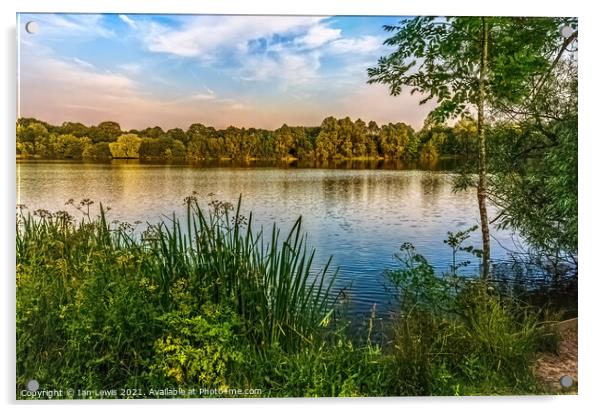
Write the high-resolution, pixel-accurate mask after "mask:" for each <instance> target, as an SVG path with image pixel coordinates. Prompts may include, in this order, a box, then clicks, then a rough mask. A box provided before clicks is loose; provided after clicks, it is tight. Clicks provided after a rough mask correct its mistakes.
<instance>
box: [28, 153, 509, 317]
mask: <svg viewBox="0 0 602 413" xmlns="http://www.w3.org/2000/svg"><path fill="white" fill-rule="evenodd" d="M434 169H437V168H434ZM451 179H452V173H451V172H450V171H445V170H418V169H403V170H400V169H318V168H301V167H296V168H295V167H288V168H282V167H274V166H264V167H233V166H227V167H223V166H221V167H220V166H219V165H218V166H215V165H201V166H199V165H196V166H191V165H175V164H171V165H166V164H161V165H158V164H142V163H139V162H137V161H128V162H125V161H121V162H119V161H113V162H112V163H82V162H75V161H66V162H58V161H56V162H52V161H48V162H41V161H35V162H33V161H19V162H18V163H17V202H18V203H21V204H25V205H26V206H27V207H28V209H29V210H30V211H31V210H34V209H37V208H45V209H48V210H50V211H56V210H64V209H67V210H71V212H74V213H75V214H76V216H77V214H78V211H76V210H75V209H73V208H72V207H70V206H65V202H66V201H67V200H68V199H70V198H73V199H75V201H76V202H78V201H79V200H81V199H84V198H90V199H91V200H93V201H95V202H96V204H95V205H94V206H98V203H100V202H102V203H103V205H109V206H110V207H111V210H110V212H109V218H110V220H120V221H129V222H132V223H133V222H134V221H137V220H139V221H143V222H146V221H148V222H152V223H156V222H158V221H159V220H161V219H162V216H163V215H167V216H171V214H172V212H174V211H175V213H176V214H178V215H182V214H183V212H184V211H185V208H186V207H185V204H184V201H183V200H184V198H185V197H186V196H189V195H190V194H191V193H192V192H193V191H196V192H197V193H198V194H199V199H200V202H201V204H206V203H208V202H210V201H211V199H218V200H220V201H228V202H231V203H234V204H236V202H237V200H238V197H239V195H240V194H242V209H243V212H245V213H246V212H248V211H253V221H254V227H256V228H257V229H259V227H258V226H260V225H263V226H264V227H266V228H267V227H269V228H271V225H272V223H274V222H276V223H277V224H278V225H279V226H280V227H281V228H282V230H283V231H288V229H290V227H291V226H292V224H293V223H294V221H295V220H296V219H297V218H298V217H299V216H300V215H301V216H302V217H303V230H304V232H306V233H307V234H308V242H309V245H311V246H313V247H315V248H316V260H315V262H316V264H318V265H320V264H324V263H325V262H326V261H327V260H328V257H329V256H330V255H332V256H333V261H332V263H333V265H334V266H335V267H336V266H338V267H340V272H339V277H338V281H337V287H339V288H343V287H347V290H346V292H347V296H348V297H349V302H350V304H349V309H350V311H352V312H353V313H357V314H359V313H362V314H365V313H368V312H370V310H371V308H372V305H373V304H374V303H376V305H377V309H378V310H379V312H381V311H385V310H387V309H388V308H389V306H390V298H389V296H388V295H387V294H386V292H385V289H384V284H385V278H384V277H383V272H384V270H385V269H387V268H394V267H395V266H396V260H395V258H394V254H395V253H396V252H397V251H398V250H399V246H400V245H401V244H402V243H403V242H406V241H407V242H411V243H412V244H414V245H415V246H416V249H417V251H418V252H419V253H421V254H423V255H424V256H425V257H426V258H427V259H428V260H429V261H430V263H431V264H433V265H434V266H435V268H436V269H437V271H438V272H443V271H444V270H446V269H448V268H449V265H450V262H451V250H450V248H449V247H448V246H447V245H445V244H444V243H443V240H444V239H445V238H446V234H447V232H448V231H454V232H455V231H459V230H463V229H467V228H468V227H470V226H473V225H477V224H478V216H479V214H478V209H477V202H476V194H475V192H474V191H466V192H459V193H454V192H453V191H452V183H451ZM210 193H212V194H214V195H213V196H212V197H209V196H208V194H210ZM490 214H491V215H492V216H494V212H493V211H490ZM139 228H141V226H139ZM479 236H480V232H479V231H476V232H475V233H473V236H472V237H471V239H470V240H469V241H468V243H467V245H468V244H472V245H474V246H475V247H480V238H479ZM516 242H518V238H517V237H516V236H513V235H512V234H511V233H509V232H507V231H498V230H495V229H494V228H492V251H491V253H492V260H503V259H505V258H507V251H506V248H509V249H512V250H515V249H516V245H515V243H516ZM463 258H467V259H471V261H472V265H471V268H466V269H463V271H464V272H465V273H471V272H472V273H474V272H476V271H478V270H477V266H478V262H477V260H476V259H475V258H474V257H467V256H465V257H463Z"/></svg>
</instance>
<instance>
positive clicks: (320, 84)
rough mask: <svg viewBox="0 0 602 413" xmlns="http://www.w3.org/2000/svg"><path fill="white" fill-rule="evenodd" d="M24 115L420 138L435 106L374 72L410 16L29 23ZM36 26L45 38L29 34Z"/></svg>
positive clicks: (24, 39) (111, 17)
mask: <svg viewBox="0 0 602 413" xmlns="http://www.w3.org/2000/svg"><path fill="white" fill-rule="evenodd" d="M17 20H18V21H17V41H18V54H19V56H18V62H19V69H18V71H19V72H18V77H19V79H18V88H19V89H18V116H19V117H35V118H38V119H41V120H44V121H46V122H49V123H52V124H61V123H63V122H64V121H72V122H81V123H84V124H86V125H92V124H98V123H100V122H102V121H106V120H114V121H117V122H118V123H119V124H120V125H121V126H122V129H142V128H145V127H149V126H156V125H157V126H161V127H162V128H163V129H169V128H173V127H180V128H183V129H187V128H188V126H189V125H190V124H192V123H203V124H205V125H207V126H214V127H217V128H224V127H227V126H230V125H233V126H237V127H256V128H268V129H275V128H278V127H280V126H281V125H282V124H284V123H286V124H288V125H289V126H294V125H305V126H314V125H319V124H320V123H321V121H322V119H324V118H325V117H327V116H335V117H339V118H340V117H345V116H350V117H351V118H352V119H356V118H362V119H363V120H365V121H369V120H374V121H376V122H377V123H379V124H383V123H389V122H405V123H408V124H410V125H412V126H414V127H415V128H417V129H419V128H420V127H421V126H422V123H423V121H424V118H425V117H426V115H427V113H428V112H429V110H430V109H431V108H430V107H429V106H428V105H422V106H420V105H419V104H418V102H419V100H420V97H419V96H416V95H415V96H410V95H409V93H403V94H402V95H401V96H398V97H392V96H389V93H388V90H387V87H386V86H383V85H368V84H367V83H366V81H367V79H368V77H367V74H366V69H367V68H368V67H371V66H375V65H376V63H377V60H378V58H379V57H380V56H383V55H386V54H388V53H390V52H391V51H392V50H393V49H392V48H391V47H389V46H385V45H383V41H384V40H385V39H386V38H387V33H386V32H384V30H383V29H382V26H383V25H384V24H395V23H397V22H399V20H400V17H392V16H386V17H374V16H366V17H362V16H330V17H325V16H232V15H229V16H219V15H149V14H128V15H120V14H19V15H18V16H17ZM31 21H35V22H36V23H37V27H38V30H37V31H36V32H35V33H33V34H31V33H28V32H27V31H26V30H25V25H26V24H27V23H28V22H31Z"/></svg>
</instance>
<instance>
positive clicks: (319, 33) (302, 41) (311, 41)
mask: <svg viewBox="0 0 602 413" xmlns="http://www.w3.org/2000/svg"><path fill="white" fill-rule="evenodd" d="M340 37H341V29H332V28H330V27H327V26H325V25H323V24H317V25H315V26H311V27H310V28H309V30H308V31H307V33H305V35H303V36H302V37H300V38H299V39H298V41H297V43H298V45H299V46H300V47H307V48H311V49H313V48H316V47H320V46H322V45H324V44H326V43H328V42H330V41H332V40H335V39H338V38H340Z"/></svg>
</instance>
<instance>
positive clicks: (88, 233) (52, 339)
mask: <svg viewBox="0 0 602 413" xmlns="http://www.w3.org/2000/svg"><path fill="white" fill-rule="evenodd" d="M185 201H186V203H187V206H188V210H187V218H186V220H185V225H182V224H181V223H180V221H179V220H178V219H175V218H173V219H171V220H166V221H164V222H163V223H161V224H158V225H151V226H148V227H146V228H145V229H144V230H143V232H142V235H141V236H137V235H135V234H136V233H137V232H135V231H134V228H135V226H136V225H138V224H134V225H132V224H129V223H123V222H114V223H112V224H109V223H108V221H107V217H106V212H105V210H106V209H105V208H102V207H101V209H100V215H99V216H97V217H94V216H93V210H92V209H91V207H92V206H93V205H94V203H93V202H92V201H91V200H82V201H81V202H79V203H75V202H74V201H72V200H70V201H69V202H68V203H67V204H68V205H69V206H73V207H75V208H76V209H77V210H78V211H79V212H80V213H81V214H82V215H81V219H80V220H76V219H75V218H74V217H73V216H72V215H70V214H69V213H67V212H66V211H59V212H56V213H50V212H48V211H45V210H36V211H34V212H33V215H32V214H31V213H25V212H24V211H26V210H25V209H24V207H23V206H21V207H20V208H19V213H18V215H17V218H18V222H17V239H16V245H17V280H16V281H17V389H18V390H19V389H22V388H23V387H24V386H25V383H26V382H27V380H29V379H30V378H31V377H35V378H36V379H37V380H39V381H40V383H42V386H43V388H74V389H110V388H140V389H143V390H144V391H147V390H148V389H152V388H154V389H156V388H173V387H174V386H175V387H184V388H189V387H190V386H193V387H195V386H196V387H198V386H202V387H208V388H217V389H228V388H258V389H262V393H261V396H264V397H285V396H295V397H301V396H320V397H324V396H383V395H449V394H517V393H518V394H521V393H536V392H541V391H543V389H542V388H541V387H539V386H538V384H537V383H536V382H535V380H534V378H533V376H532V372H531V370H530V365H531V362H532V360H533V357H534V355H535V353H536V352H537V351H539V349H543V348H545V349H547V350H549V349H552V350H553V349H554V345H555V344H554V343H555V341H554V340H553V337H554V335H553V334H552V333H553V331H551V330H550V328H548V329H547V330H546V331H545V334H544V333H541V331H542V330H540V329H538V328H536V327H538V326H539V322H538V321H537V319H536V317H535V316H536V315H537V313H536V312H533V310H530V309H528V308H525V307H524V306H522V305H521V304H520V303H518V302H516V301H509V300H507V299H505V298H503V297H502V296H501V295H498V294H497V293H496V291H495V289H492V287H491V285H490V284H488V283H484V282H479V281H474V280H473V279H471V278H462V277H458V276H454V275H449V276H444V277H440V276H437V275H436V274H435V272H434V270H433V267H432V266H431V265H430V264H429V263H428V262H427V261H426V259H425V258H424V257H422V256H421V255H419V254H417V253H416V251H415V250H414V248H413V247H412V246H411V245H409V244H407V245H405V247H404V248H403V250H404V251H405V252H407V255H406V256H402V255H400V257H402V258H404V257H405V259H400V262H401V264H402V266H401V267H400V268H399V269H397V270H392V271H391V272H389V277H390V278H391V281H393V282H395V283H396V286H397V287H398V288H397V290H396V291H397V292H398V294H399V295H398V297H399V298H400V301H399V303H400V306H399V312H398V314H396V315H395V317H394V318H393V320H392V324H391V327H387V330H383V331H382V333H383V334H387V336H388V337H389V340H386V341H383V342H384V343H385V344H384V345H377V344H375V343H374V342H373V340H372V338H371V337H372V333H373V331H372V330H373V325H374V324H373V322H372V321H373V320H372V318H371V319H370V323H369V325H368V329H367V331H363V330H362V332H361V334H360V335H361V336H363V337H362V339H361V340H359V341H358V340H357V338H355V337H357V335H353V336H352V335H350V334H349V330H348V327H347V321H345V320H344V321H342V322H341V321H338V323H333V320H332V319H331V314H332V311H333V308H334V307H333V306H334V296H333V294H331V293H330V288H331V285H332V282H333V278H332V276H331V275H330V273H328V275H327V271H328V270H327V268H326V269H324V270H322V271H319V272H317V273H316V272H314V271H313V270H312V271H310V268H313V267H312V266H311V258H312V254H308V253H306V252H305V251H306V250H305V247H304V242H303V237H302V236H301V235H300V233H299V228H300V221H298V222H297V223H296V224H295V226H294V227H293V229H292V231H291V232H290V234H289V235H288V236H287V237H286V238H285V239H284V240H283V241H280V237H279V236H278V232H279V231H278V230H277V229H276V228H273V230H272V231H271V235H270V236H269V237H268V242H267V243H264V242H262V239H263V237H262V235H261V232H259V233H254V232H253V230H252V215H249V216H247V217H243V216H242V215H241V214H240V204H239V205H238V206H236V207H234V206H233V205H231V204H228V203H224V202H220V201H217V200H212V201H211V202H210V203H209V205H208V207H209V208H208V212H205V211H204V210H203V211H202V210H201V208H200V207H199V203H198V195H197V194H193V195H191V196H190V197H188V198H187V199H186V200H185ZM467 235H468V232H466V231H460V232H458V233H456V234H449V237H448V240H447V241H448V244H449V245H450V246H451V247H452V249H454V251H460V250H464V251H465V252H466V251H467V252H469V253H471V252H473V251H471V250H469V247H465V246H464V244H463V243H464V242H465V241H466V238H467ZM452 269H453V268H452ZM389 330H390V331H389ZM40 332H43V334H41V333H40ZM364 338H365V340H364ZM57 372H60V374H58V375H57ZM18 394H19V393H18ZM75 397H93V398H97V397H100V396H99V395H97V394H88V395H83V396H82V395H75ZM106 397H115V396H109V395H107V396H106ZM131 397H134V396H131Z"/></svg>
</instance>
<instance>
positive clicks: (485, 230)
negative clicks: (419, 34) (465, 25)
mask: <svg viewBox="0 0 602 413" xmlns="http://www.w3.org/2000/svg"><path fill="white" fill-rule="evenodd" d="M481 19H482V20H481V22H482V23H481V34H482V37H481V64H480V67H479V98H478V99H479V100H478V102H477V111H478V120H477V134H478V139H479V181H478V184H477V199H478V201H479V214H480V217H481V234H482V237H483V269H482V271H481V277H482V278H489V261H490V257H491V244H490V238H489V218H488V215H487V158H486V157H487V152H486V146H485V120H484V118H485V113H484V112H485V110H484V107H485V82H486V79H487V74H486V71H487V64H488V62H487V58H488V56H487V54H488V40H489V39H488V37H489V36H488V35H489V27H488V24H487V19H486V18H485V17H482V18H481Z"/></svg>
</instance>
